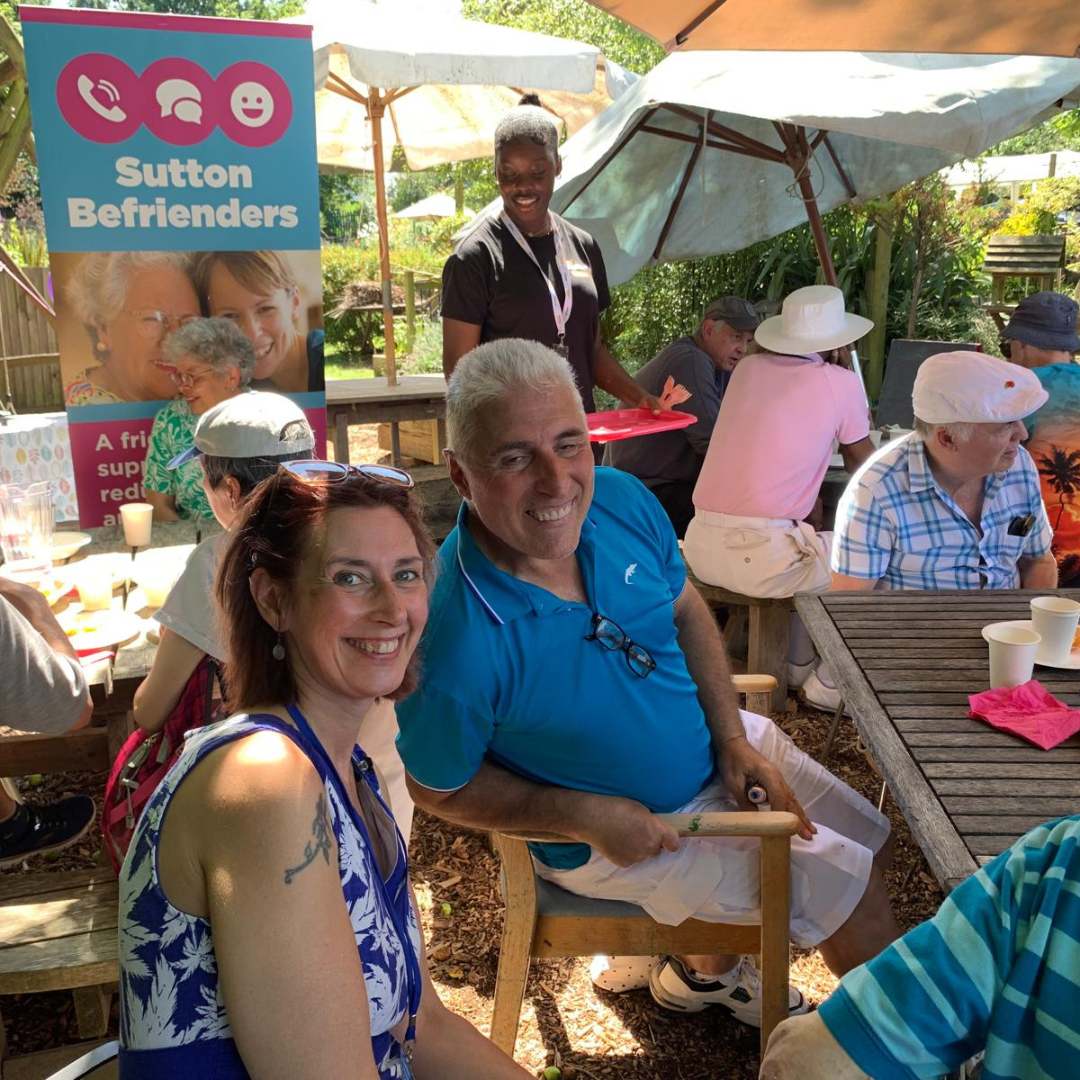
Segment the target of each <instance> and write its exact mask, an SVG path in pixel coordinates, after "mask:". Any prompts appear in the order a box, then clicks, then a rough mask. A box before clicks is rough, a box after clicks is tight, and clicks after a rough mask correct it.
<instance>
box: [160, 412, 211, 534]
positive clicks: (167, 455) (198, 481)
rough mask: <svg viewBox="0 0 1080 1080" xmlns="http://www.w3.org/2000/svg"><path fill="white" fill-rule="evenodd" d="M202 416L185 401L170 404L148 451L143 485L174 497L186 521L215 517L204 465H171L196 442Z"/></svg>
mask: <svg viewBox="0 0 1080 1080" xmlns="http://www.w3.org/2000/svg"><path fill="white" fill-rule="evenodd" d="M196 423H198V417H197V416H195V414H194V413H192V411H191V408H190V406H189V405H188V403H187V402H186V401H185V400H184V399H183V398H177V399H176V400H175V401H170V402H169V403H168V404H167V405H165V406H164V407H163V408H161V409H159V410H158V413H157V416H155V417H154V426H153V427H152V428H151V429H150V448H149V449H148V450H147V451H146V470H145V475H144V477H143V486H144V487H145V488H146V490H147V491H157V492H159V493H161V494H162V495H172V496H173V497H174V498H175V499H176V512H177V513H178V514H179V515H180V516H181V517H182V518H190V517H205V518H209V517H213V516H214V511H213V510H211V509H210V501H209V500H208V499H207V497H206V492H205V491H203V486H202V466H201V465H200V464H199V463H198V462H197V461H188V462H185V463H184V464H183V465H181V466H180V468H178V469H170V468H169V467H168V465H169V462H170V461H172V459H173V458H174V457H176V456H177V454H182V453H183V452H184V451H185V450H187V449H188V448H189V447H190V446H191V445H192V444H193V443H194V442H195V425H196Z"/></svg>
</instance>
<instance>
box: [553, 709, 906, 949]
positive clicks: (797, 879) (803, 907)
mask: <svg viewBox="0 0 1080 1080" xmlns="http://www.w3.org/2000/svg"><path fill="white" fill-rule="evenodd" d="M742 719H743V724H744V725H745V726H746V736H747V738H748V739H749V740H750V742H751V743H752V744H753V746H754V747H756V748H757V749H758V750H759V751H760V752H761V753H762V754H763V755H764V756H765V757H767V758H768V759H769V760H770V761H771V762H773V764H775V765H776V766H777V767H778V768H779V769H780V771H781V772H782V773H783V774H784V779H785V780H787V782H788V784H789V785H790V787H791V789H792V791H794V792H795V796H796V798H797V799H798V800H799V802H800V803H801V804H802V807H803V809H804V810H805V811H806V814H807V816H808V817H809V818H810V820H811V821H812V822H813V823H814V824H815V825H816V826H817V830H818V831H817V834H816V835H815V836H814V838H813V839H812V840H803V839H801V838H799V837H798V836H795V837H792V841H791V940H792V941H794V942H795V944H796V945H800V946H802V947H804V948H810V947H811V946H814V945H817V944H818V943H819V942H821V941H824V940H825V939H826V938H828V937H831V936H832V935H833V934H834V933H836V931H837V930H839V929H840V927H841V926H843V924H844V923H845V922H846V921H847V920H848V917H849V916H850V915H851V913H852V912H853V911H854V910H855V907H856V905H857V904H858V902H859V900H860V899H862V895H863V893H864V892H865V891H866V883H867V881H868V880H869V876H870V868H871V865H872V863H873V859H874V855H875V854H876V853H877V851H878V850H879V849H880V848H881V845H882V844H884V843H885V840H886V838H887V837H888V835H889V822H888V819H887V818H886V817H885V816H884V815H883V814H881V813H879V812H878V810H877V809H876V808H875V807H874V806H871V804H870V803H869V802H867V801H866V799H864V798H863V797H862V796H861V795H859V794H857V793H856V792H854V791H852V789H851V788H849V787H848V786H847V784H845V783H843V782H842V781H840V780H838V779H837V778H836V777H835V776H833V775H832V773H830V772H829V771H828V770H826V769H825V768H824V767H823V766H821V765H819V764H818V763H817V762H816V761H814V760H813V758H811V757H809V756H807V755H806V754H804V753H803V752H802V751H801V750H799V749H798V747H796V746H795V744H794V743H793V742H792V741H791V739H790V738H788V736H787V735H785V734H784V733H783V732H782V731H781V730H780V729H779V728H778V727H777V726H776V725H775V724H774V723H773V722H772V721H771V720H767V719H766V718H765V717H763V716H757V715H756V714H755V713H748V712H744V713H742ZM737 809H739V807H738V804H737V803H736V802H735V800H734V799H733V798H732V797H731V795H730V794H729V793H728V790H727V788H726V787H725V786H724V784H723V781H720V780H717V781H716V782H715V783H712V784H710V785H709V786H708V787H706V788H705V790H704V791H702V792H701V793H700V794H699V795H698V797H697V798H696V799H693V800H692V801H691V802H689V803H687V804H686V806H683V807H680V811H681V812H683V813H701V812H709V811H713V812H715V811H725V810H737ZM759 851H760V843H759V841H757V840H756V839H754V838H752V837H711V838H703V839H691V838H684V839H683V841H682V843H681V844H680V845H679V850H678V851H662V852H661V853H660V854H659V855H655V856H653V857H652V858H651V859H645V860H644V861H642V862H639V863H636V864H635V865H633V866H627V867H620V866H616V865H615V864H614V863H612V862H609V861H608V860H607V859H605V858H604V857H603V856H602V855H600V854H598V853H597V852H596V851H595V849H594V851H593V854H592V858H591V859H589V861H588V862H587V863H585V865H584V866H579V867H577V868H575V869H573V870H553V869H552V868H551V867H548V866H544V865H543V864H541V863H539V862H536V861H535V860H534V865H535V866H536V871H537V873H538V874H540V875H541V876H542V877H545V878H547V879H548V880H549V881H552V882H554V883H555V884H556V885H559V886H561V887H562V888H564V889H567V890H569V891H570V892H574V893H578V894H579V895H581V896H592V897H598V898H602V899H608V900H624V901H627V902H629V903H632V904H638V905H640V906H641V907H643V908H644V909H645V910H646V911H647V912H648V913H649V914H650V915H651V916H652V917H653V918H654V919H655V920H656V921H657V922H661V923H665V924H667V925H669V926H677V925H678V924H679V923H681V922H683V921H684V920H686V919H688V918H690V917H691V916H693V917H694V918H697V919H704V920H705V921H707V922H731V923H752V922H757V921H758V920H759V919H760V912H759V908H760V903H761V886H760V879H759V861H758V860H759Z"/></svg>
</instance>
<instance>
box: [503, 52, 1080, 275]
mask: <svg viewBox="0 0 1080 1080" xmlns="http://www.w3.org/2000/svg"><path fill="white" fill-rule="evenodd" d="M1078 87H1080V60H1063V59H1057V58H1046V57H1020V56H1010V57H991V56H953V57H949V56H940V55H934V56H924V55H908V56H903V55H898V54H891V53H890V54H864V53H817V54H810V53H749V52H734V53H724V52H690V53H678V54H675V55H672V56H669V57H668V58H667V59H665V60H663V61H662V62H661V63H660V64H658V65H657V66H656V67H655V68H654V69H653V70H652V71H651V72H649V74H648V75H646V76H644V77H643V78H642V79H641V80H640V81H639V82H638V83H637V84H636V85H635V86H634V87H633V88H632V89H631V90H630V91H628V92H627V93H626V94H625V95H624V96H623V97H621V98H620V99H619V100H618V101H617V102H615V104H613V105H612V106H611V107H610V108H609V109H607V110H606V111H605V112H604V113H602V114H601V115H600V116H599V117H597V118H596V120H594V121H593V122H592V123H591V124H589V125H587V126H586V127H585V128H583V129H582V130H581V131H579V132H578V134H577V135H575V136H574V137H573V138H572V139H570V140H569V141H568V142H567V143H565V144H564V145H563V147H562V150H561V153H562V159H563V169H562V176H561V178H560V180H559V182H558V186H557V187H556V189H555V194H554V196H553V198H552V201H551V206H552V209H553V210H555V211H557V212H558V213H560V214H563V215H564V216H565V217H566V218H567V219H568V220H570V221H571V222H573V223H574V224H575V225H578V226H580V227H581V228H583V229H586V230H587V231H588V232H590V233H591V234H592V235H593V236H594V237H595V238H596V240H597V241H598V243H599V244H600V246H601V248H602V250H603V252H604V261H605V263H606V265H607V270H608V279H609V280H610V281H611V282H612V284H617V283H619V282H623V281H626V280H627V279H628V278H630V277H631V276H632V275H633V274H634V273H635V272H636V271H637V270H638V269H639V268H640V267H642V266H645V265H646V264H651V263H657V262H661V261H673V260H678V259H694V258H700V257H702V256H705V255H717V254H722V253H724V252H729V251H738V250H740V249H742V248H744V247H747V246H748V245H750V244H753V243H756V242H758V241H760V240H766V239H768V238H769V237H772V236H777V235H779V234H780V233H782V232H785V231H786V230H787V229H790V228H792V227H793V226H795V225H798V224H800V222H802V221H805V220H807V219H808V218H809V221H810V225H811V228H812V230H813V233H814V239H815V243H816V246H817V249H818V254H819V256H820V259H821V263H822V267H823V269H824V272H825V279H826V281H828V282H830V283H832V284H835V272H834V270H833V267H832V260H831V257H830V255H829V248H828V243H827V238H826V237H825V232H824V228H823V226H822V224H821V214H822V213H823V212H825V211H828V210H832V209H833V208H834V207H837V206H839V205H841V204H842V203H845V202H850V201H860V200H865V199H868V198H873V197H875V196H878V195H882V194H885V193H888V192H892V191H895V190H896V189H897V188H899V187H901V186H903V185H904V184H906V183H909V182H911V181H913V180H916V179H919V178H921V177H924V176H927V175H929V174H930V173H932V172H935V171H936V170H938V169H940V168H942V167H944V166H946V165H951V164H953V163H954V162H956V161H960V160H962V159H964V158H968V157H973V156H975V155H976V154H978V153H980V152H981V151H983V150H985V149H986V148H987V147H988V146H992V145H993V144H994V143H996V142H999V141H1000V140H1001V139H1003V138H1005V137H1006V136H1008V135H1010V134H1013V133H1014V132H1016V131H1017V130H1020V129H1022V128H1024V127H1026V126H1028V125H1030V124H1031V123H1033V122H1035V121H1037V120H1039V119H1040V118H1044V117H1045V116H1046V115H1048V114H1050V113H1053V112H1055V111H1057V110H1058V109H1059V108H1061V107H1062V106H1063V105H1068V103H1069V99H1075V98H1076V96H1077V93H1078ZM493 207H494V204H493Z"/></svg>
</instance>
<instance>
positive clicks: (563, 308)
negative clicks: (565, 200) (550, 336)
mask: <svg viewBox="0 0 1080 1080" xmlns="http://www.w3.org/2000/svg"><path fill="white" fill-rule="evenodd" d="M499 220H500V221H501V222H502V223H503V224H504V225H505V226H506V227H507V229H509V230H510V235H511V236H512V237H513V238H514V239H515V240H516V241H517V242H518V246H519V247H520V248H521V250H522V251H524V252H525V254H526V255H528V257H529V258H530V259H531V260H532V263H533V266H535V267H536V269H537V270H539V271H540V276H541V277H542V278H543V279H544V284H545V285H546V286H547V290H548V296H549V297H550V298H551V314H552V315H553V316H554V317H555V329H556V330H557V331H558V332H559V344H560V345H563V344H565V342H566V324H567V323H568V322H569V321H570V312H571V310H572V309H573V306H574V290H573V289H572V288H571V287H570V260H569V259H568V258H567V254H566V240H565V238H564V237H563V232H562V229H561V228H559V225H560V222H559V219H558V218H557V217H556V216H555V215H554V214H553V213H551V211H550V210H549V211H548V225H549V226H550V227H551V231H552V233H553V234H554V237H555V262H556V264H557V265H558V268H559V278H560V279H561V280H562V287H563V300H562V304H560V303H559V294H558V293H557V292H556V291H555V286H554V285H552V284H551V278H549V277H548V276H547V274H545V273H544V268H543V267H542V266H541V265H540V261H539V260H538V259H537V257H536V252H534V251H533V249H532V248H531V247H530V246H529V242H528V240H526V239H525V237H524V236H522V235H521V230H520V229H519V228H518V227H517V226H516V225H515V224H514V222H513V220H512V219H511V217H510V215H509V214H508V213H507V212H506V211H505V210H503V211H502V212H501V213H500V214H499Z"/></svg>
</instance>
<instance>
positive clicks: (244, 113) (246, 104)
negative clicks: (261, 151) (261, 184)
mask: <svg viewBox="0 0 1080 1080" xmlns="http://www.w3.org/2000/svg"><path fill="white" fill-rule="evenodd" d="M217 108H218V115H217V122H218V125H219V126H220V127H221V130H222V131H223V132H224V133H225V134H226V135H227V136H228V137H229V138H230V139H232V141H233V142H235V143H239V144H240V145H241V146H269V145H270V144H271V143H273V142H277V140H278V139H280V138H281V136H282V135H284V134H285V132H286V131H287V130H288V127H289V122H290V121H291V120H292V95H291V94H290V93H289V88H288V86H286V85H285V80H284V79H283V78H282V77H281V76H280V75H279V74H278V73H277V72H276V71H274V69H273V68H269V67H267V66H266V65H265V64H259V63H256V62H255V61H253V60H244V61H241V62H240V63H238V64H231V65H230V66H229V67H227V68H226V69H225V70H224V71H223V72H222V73H221V74H220V75H219V76H218V77H217Z"/></svg>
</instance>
